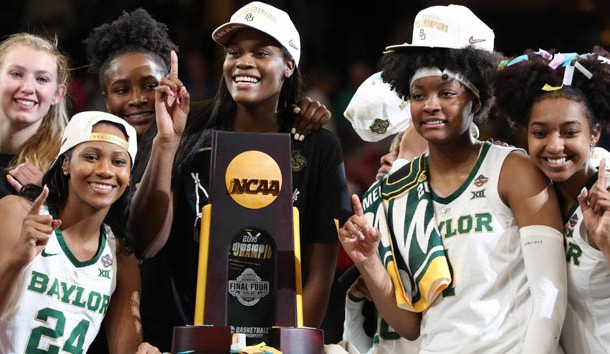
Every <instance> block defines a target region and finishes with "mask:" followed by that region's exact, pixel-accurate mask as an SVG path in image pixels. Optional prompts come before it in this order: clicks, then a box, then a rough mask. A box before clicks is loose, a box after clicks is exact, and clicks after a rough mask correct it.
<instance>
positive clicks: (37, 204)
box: [30, 185, 49, 215]
mask: <svg viewBox="0 0 610 354" xmlns="http://www.w3.org/2000/svg"><path fill="white" fill-rule="evenodd" d="M48 195H49V187H47V186H46V185H45V186H44V187H42V192H41V193H40V195H38V197H37V198H36V199H35V200H34V203H32V209H30V214H32V215H38V214H40V209H41V208H42V205H43V204H44V202H45V201H46V200H47V196H48Z"/></svg>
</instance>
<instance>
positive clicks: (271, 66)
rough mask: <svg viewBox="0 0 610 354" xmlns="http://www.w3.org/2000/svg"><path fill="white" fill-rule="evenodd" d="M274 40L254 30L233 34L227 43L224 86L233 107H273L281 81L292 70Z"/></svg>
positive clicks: (290, 62) (277, 98) (290, 63)
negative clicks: (262, 103)
mask: <svg viewBox="0 0 610 354" xmlns="http://www.w3.org/2000/svg"><path fill="white" fill-rule="evenodd" d="M294 67H295V66H294V61H293V60H289V61H286V59H285V57H284V52H283V50H282V48H280V47H279V46H278V44H277V42H276V41H275V40H273V38H271V37H270V36H268V35H266V34H264V33H263V32H260V31H258V30H254V29H250V28H245V29H241V30H239V31H237V32H236V33H235V34H234V35H233V36H232V37H231V40H230V41H229V42H228V44H227V52H226V56H225V60H224V64H223V73H224V80H225V84H226V85H227V89H228V90H229V93H230V94H231V96H232V97H233V99H234V100H235V102H237V104H243V105H250V104H254V103H256V104H260V103H261V102H269V103H270V104H272V105H277V101H278V100H279V97H280V92H281V90H282V85H283V83H284V80H285V79H286V78H288V77H290V76H291V75H292V73H293V71H294Z"/></svg>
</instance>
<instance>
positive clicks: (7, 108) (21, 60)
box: [0, 45, 65, 129]
mask: <svg viewBox="0 0 610 354" xmlns="http://www.w3.org/2000/svg"><path fill="white" fill-rule="evenodd" d="M64 91H65V88H64V87H63V86H61V85H58V83H57V62H56V61H55V58H54V57H53V56H51V55H49V54H47V53H45V52H43V51H40V50H37V49H33V48H30V47H27V46H24V45H16V46H14V47H12V48H11V49H9V50H8V52H7V53H6V55H5V56H4V58H3V60H2V64H1V65H0V108H1V110H2V115H3V116H4V117H6V118H7V119H8V121H9V122H10V123H11V124H12V125H15V126H17V127H19V128H24V127H29V126H32V127H33V128H35V129H38V126H39V125H40V123H41V121H42V118H43V117H44V116H45V115H46V114H47V113H48V111H49V109H50V107H51V105H54V104H57V103H58V102H59V100H60V99H61V97H62V95H63V93H64Z"/></svg>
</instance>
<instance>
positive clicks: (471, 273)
mask: <svg viewBox="0 0 610 354" xmlns="http://www.w3.org/2000/svg"><path fill="white" fill-rule="evenodd" d="M514 150H515V149H514V148H507V147H501V146H497V145H493V144H490V143H488V142H486V143H484V144H483V146H482V148H481V152H480V154H479V158H478V160H477V163H476V165H475V166H474V168H473V170H472V172H471V173H470V175H469V176H468V178H467V179H466V180H465V181H464V183H463V184H462V186H461V187H460V188H459V189H458V190H456V191H455V192H454V193H453V194H451V195H450V196H447V197H444V198H443V197H439V196H437V195H436V194H434V193H432V194H433V201H434V213H435V218H436V222H437V227H438V230H439V232H440V234H441V236H442V238H443V245H444V247H445V249H446V250H447V257H448V258H449V264H450V266H451V268H452V277H453V282H452V284H451V285H450V286H449V287H448V288H447V289H445V291H444V292H443V295H442V296H441V297H439V298H438V299H437V301H436V302H435V303H434V304H433V305H432V306H431V307H430V308H428V309H427V310H426V311H424V313H423V317H422V325H421V335H422V342H421V353H460V354H463V353H521V352H522V348H523V343H524V338H525V333H526V330H527V327H528V322H529V315H530V313H531V312H532V311H531V310H532V305H533V302H532V299H531V295H530V290H529V288H528V284H527V277H526V273H525V265H524V261H523V255H522V251H521V243H520V235H519V228H518V226H517V223H516V220H515V217H514V215H513V213H512V211H511V209H510V208H509V207H508V206H507V205H506V204H505V203H504V202H503V201H502V200H501V198H500V195H499V194H498V182H499V177H500V171H501V169H502V165H503V163H504V161H505V159H506V157H507V156H508V154H509V153H511V152H512V151H514ZM558 350H559V349H558Z"/></svg>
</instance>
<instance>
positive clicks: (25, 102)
mask: <svg viewBox="0 0 610 354" xmlns="http://www.w3.org/2000/svg"><path fill="white" fill-rule="evenodd" d="M17 103H19V104H22V105H24V106H28V107H32V106H34V105H35V104H36V102H33V101H26V100H17Z"/></svg>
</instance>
